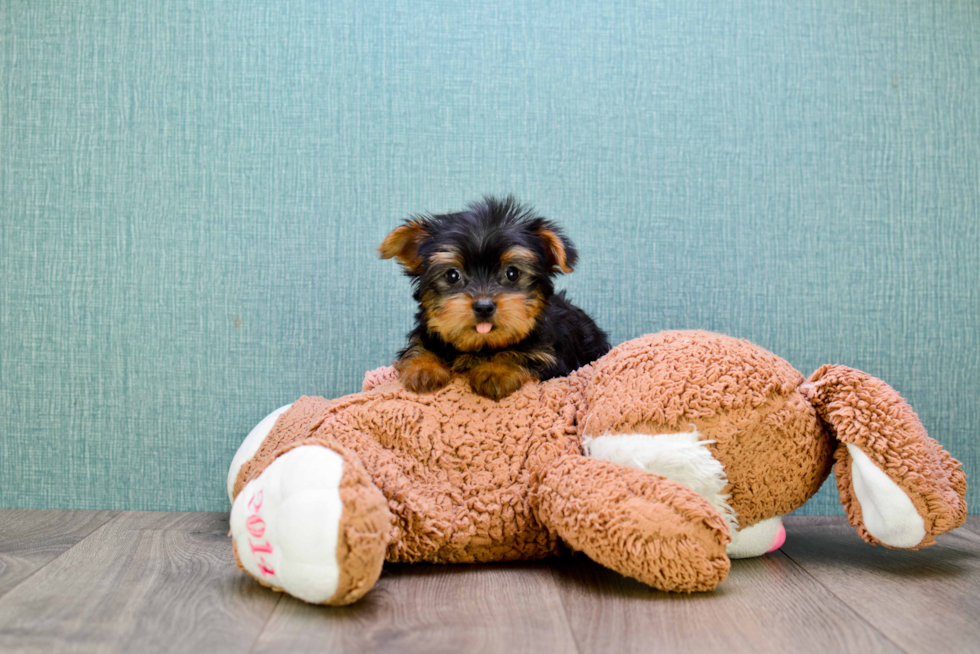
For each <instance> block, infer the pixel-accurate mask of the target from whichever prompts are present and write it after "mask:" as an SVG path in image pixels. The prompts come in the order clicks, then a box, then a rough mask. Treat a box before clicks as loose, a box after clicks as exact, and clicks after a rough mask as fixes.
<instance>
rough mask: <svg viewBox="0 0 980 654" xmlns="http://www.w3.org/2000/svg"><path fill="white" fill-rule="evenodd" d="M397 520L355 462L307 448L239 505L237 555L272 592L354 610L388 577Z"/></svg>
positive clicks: (243, 495) (251, 487) (270, 471)
mask: <svg viewBox="0 0 980 654" xmlns="http://www.w3.org/2000/svg"><path fill="white" fill-rule="evenodd" d="M390 525H391V514H390V513H389V512H388V506H387V501H386V500H385V498H384V496H383V495H381V492H380V491H379V490H378V489H377V487H375V486H374V485H373V484H372V483H371V481H370V480H369V479H368V478H367V474H366V473H365V472H364V470H363V467H362V466H361V465H360V463H359V462H358V461H357V460H356V459H354V458H353V457H352V456H351V455H350V454H347V453H345V452H343V451H341V450H334V449H332V448H330V447H326V446H324V445H322V444H305V445H300V446H298V447H294V448H293V449H290V450H288V451H286V452H285V453H283V454H281V455H279V456H278V457H277V458H276V459H275V460H274V461H273V462H272V463H271V464H269V466H268V467H266V468H265V470H263V471H262V473H261V474H259V476H258V477H256V478H254V479H252V480H251V481H250V482H249V483H248V484H246V486H245V487H244V488H243V489H242V491H241V492H240V493H239V494H238V496H237V497H236V498H235V503H234V505H233V507H232V510H231V532H232V536H233V541H232V547H233V550H234V553H235V558H236V561H237V562H238V564H239V567H241V568H242V569H243V570H245V571H246V572H248V573H249V574H251V575H252V576H253V577H255V578H256V579H257V580H259V582H261V583H262V584H264V585H266V586H271V587H272V588H274V589H276V590H284V591H286V592H287V593H289V594H290V595H293V596H294V597H297V598H299V599H302V600H305V601H307V602H312V603H316V604H349V603H350V602H353V601H355V600H357V599H358V598H360V597H361V596H362V595H363V594H364V593H366V592H367V591H368V590H369V589H370V588H371V587H372V586H373V585H374V582H375V581H377V579H378V576H379V575H380V574H381V566H382V563H383V562H384V557H385V550H386V546H387V542H388V537H389V531H390Z"/></svg>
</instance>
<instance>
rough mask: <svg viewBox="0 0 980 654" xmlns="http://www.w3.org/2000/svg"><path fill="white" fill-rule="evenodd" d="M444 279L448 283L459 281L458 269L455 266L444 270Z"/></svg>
mask: <svg viewBox="0 0 980 654" xmlns="http://www.w3.org/2000/svg"><path fill="white" fill-rule="evenodd" d="M446 281H447V282H449V283H450V284H455V283H456V282H458V281H459V271H458V270H456V269H455V268H452V269H451V270H447V271H446Z"/></svg>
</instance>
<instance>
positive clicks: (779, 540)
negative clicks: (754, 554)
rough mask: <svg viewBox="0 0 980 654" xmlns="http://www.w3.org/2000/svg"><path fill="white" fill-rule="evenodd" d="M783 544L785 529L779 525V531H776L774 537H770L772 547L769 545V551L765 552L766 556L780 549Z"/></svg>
mask: <svg viewBox="0 0 980 654" xmlns="http://www.w3.org/2000/svg"><path fill="white" fill-rule="evenodd" d="M785 542H786V527H784V526H782V525H779V529H777V530H776V535H775V536H773V537H772V545H770V546H769V549H767V550H766V554H768V553H769V552H775V551H776V550H778V549H779V548H780V547H782V546H783V543H785Z"/></svg>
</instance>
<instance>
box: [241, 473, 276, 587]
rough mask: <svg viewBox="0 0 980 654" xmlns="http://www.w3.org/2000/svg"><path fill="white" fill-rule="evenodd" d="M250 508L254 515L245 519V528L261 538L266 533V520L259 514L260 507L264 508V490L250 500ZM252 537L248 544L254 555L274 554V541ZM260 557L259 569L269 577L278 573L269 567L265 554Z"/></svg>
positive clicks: (253, 535) (252, 534)
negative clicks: (262, 540)
mask: <svg viewBox="0 0 980 654" xmlns="http://www.w3.org/2000/svg"><path fill="white" fill-rule="evenodd" d="M248 508H250V509H251V510H252V515H250V516H248V519H247V520H245V528H246V529H248V533H249V534H250V535H251V536H252V538H255V539H259V538H262V537H263V536H264V535H265V520H263V519H262V517H261V516H260V515H259V509H261V508H262V491H259V492H258V493H256V494H255V495H252V498H251V499H250V500H249V501H248ZM252 538H249V539H248V545H249V547H251V548H252V556H255V555H256V554H272V543H270V542H269V541H265V542H264V543H258V544H256V543H255V542H253V541H252ZM258 559H259V571H260V572H261V573H262V574H264V575H265V576H267V577H269V576H271V575H274V574H276V571H275V570H273V569H272V568H270V567H269V562H268V561H266V560H265V557H264V556H260V557H258Z"/></svg>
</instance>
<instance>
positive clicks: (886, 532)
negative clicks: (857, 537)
mask: <svg viewBox="0 0 980 654" xmlns="http://www.w3.org/2000/svg"><path fill="white" fill-rule="evenodd" d="M847 451H848V452H849V453H850V455H851V478H852V480H853V483H854V494H855V495H856V496H857V501H858V503H859V504H860V505H861V515H862V516H863V517H864V526H865V528H866V529H867V530H868V533H870V534H871V535H872V536H874V537H875V538H877V539H878V540H880V541H881V542H882V543H884V544H885V545H890V546H891V547H915V546H916V545H918V544H919V543H921V542H922V539H923V538H925V535H926V526H925V521H924V520H923V519H922V516H920V515H919V512H918V511H917V510H916V509H915V505H913V504H912V500H911V499H909V496H908V495H906V494H905V491H903V490H902V489H901V488H900V487H899V485H898V484H896V483H895V482H893V481H892V480H891V479H889V478H888V475H887V474H885V471H884V470H882V469H881V468H879V467H878V466H877V465H875V464H874V462H873V461H872V460H871V459H869V458H868V455H867V454H865V453H864V452H862V451H861V449H860V448H858V447H857V446H855V445H851V444H850V443H848V444H847Z"/></svg>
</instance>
